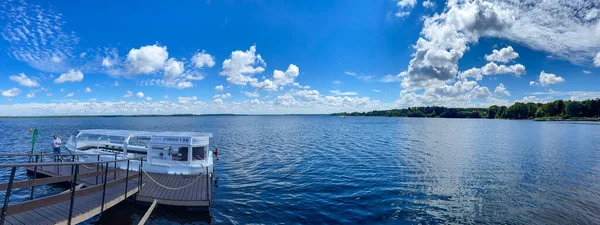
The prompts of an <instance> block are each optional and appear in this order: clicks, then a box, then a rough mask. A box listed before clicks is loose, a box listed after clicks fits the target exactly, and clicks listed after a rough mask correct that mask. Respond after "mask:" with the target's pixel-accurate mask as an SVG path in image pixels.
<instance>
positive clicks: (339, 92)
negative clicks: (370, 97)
mask: <svg viewBox="0 0 600 225" xmlns="http://www.w3.org/2000/svg"><path fill="white" fill-rule="evenodd" d="M329 92H330V93H332V94H334V95H358V93H356V92H354V91H346V92H343V91H340V90H331V91H329Z"/></svg>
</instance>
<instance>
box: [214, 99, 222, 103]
mask: <svg viewBox="0 0 600 225" xmlns="http://www.w3.org/2000/svg"><path fill="white" fill-rule="evenodd" d="M214 102H215V104H223V99H220V98H217V99H215V100H214Z"/></svg>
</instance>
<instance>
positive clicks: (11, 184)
mask: <svg viewBox="0 0 600 225" xmlns="http://www.w3.org/2000/svg"><path fill="white" fill-rule="evenodd" d="M101 155H115V160H109V161H100V156H101ZM19 156H21V157H35V162H31V163H9V164H0V168H10V169H11V172H10V178H9V180H8V183H2V184H0V191H6V195H5V197H4V203H3V205H2V208H1V209H0V210H1V212H2V214H1V215H0V225H4V223H5V219H6V216H7V215H14V214H18V213H22V212H26V211H31V210H35V209H37V208H41V207H44V206H48V205H51V204H56V203H59V202H63V201H65V200H70V206H69V216H68V222H67V224H71V219H72V218H73V204H74V202H75V197H76V196H77V197H82V196H86V195H90V194H93V193H97V192H99V191H102V205H101V210H100V212H104V205H105V197H106V189H107V188H110V187H113V186H116V185H118V184H120V183H123V182H125V198H127V193H128V190H129V189H128V184H129V181H130V180H133V179H135V178H139V179H138V183H137V185H138V187H137V190H140V189H141V187H142V168H141V167H142V164H141V163H140V165H139V168H138V173H136V174H134V175H131V176H130V172H129V169H130V168H129V166H130V162H131V160H139V161H140V162H142V161H143V158H144V157H136V158H126V159H117V158H116V154H60V156H71V157H72V160H73V161H71V162H68V161H67V162H49V163H44V162H41V161H43V157H47V156H56V155H55V154H0V157H19ZM79 156H87V157H90V156H92V157H93V156H96V157H98V161H97V162H77V161H75V159H76V158H79ZM125 161H126V162H127V169H126V171H125V173H126V175H125V177H123V178H119V179H117V175H116V174H117V171H118V170H120V169H119V168H117V167H116V165H117V162H125ZM112 163H114V168H110V167H109V166H110V164H112ZM86 165H92V166H94V165H95V166H96V171H95V172H87V173H83V174H80V166H84V167H86V168H88V169H89V167H87V166H86ZM52 166H54V167H56V168H59V167H61V166H71V174H70V175H61V174H60V173H57V174H56V176H51V177H46V178H37V172H38V167H39V168H40V169H43V167H52ZM21 167H24V168H32V167H33V179H31V180H24V181H15V175H16V171H17V168H21ZM100 167H103V169H102V170H100ZM92 168H93V167H92ZM111 170H112V171H113V172H114V178H113V179H112V181H108V180H109V179H108V173H109V171H111ZM94 176H95V177H96V185H94V186H90V187H87V188H83V189H79V190H78V189H77V188H76V186H77V183H78V180H79V179H83V178H91V177H94ZM98 177H102V185H100V184H99V183H98ZM64 182H70V194H56V195H51V196H47V197H43V198H40V199H34V196H35V187H36V186H40V185H48V184H56V183H64ZM27 187H31V193H30V196H29V200H26V201H24V202H19V203H15V204H12V205H9V201H10V197H11V192H12V190H13V189H17V188H27ZM76 193H77V195H76Z"/></svg>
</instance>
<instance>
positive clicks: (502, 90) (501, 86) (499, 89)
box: [494, 83, 510, 96]
mask: <svg viewBox="0 0 600 225" xmlns="http://www.w3.org/2000/svg"><path fill="white" fill-rule="evenodd" d="M494 94H495V95H498V96H502V95H506V96H510V92H509V91H508V90H506V87H504V84H503V83H500V84H499V85H498V86H497V87H496V89H494Z"/></svg>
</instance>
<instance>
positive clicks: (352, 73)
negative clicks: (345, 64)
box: [344, 71, 375, 82]
mask: <svg viewBox="0 0 600 225" xmlns="http://www.w3.org/2000/svg"><path fill="white" fill-rule="evenodd" d="M344 74H346V75H348V76H353V77H356V78H358V79H359V80H362V81H367V82H368V81H371V79H373V77H375V76H373V75H358V74H357V73H355V72H351V71H346V72H344Z"/></svg>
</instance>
